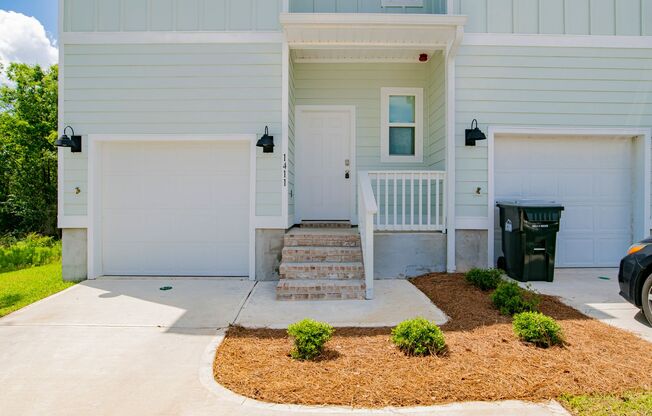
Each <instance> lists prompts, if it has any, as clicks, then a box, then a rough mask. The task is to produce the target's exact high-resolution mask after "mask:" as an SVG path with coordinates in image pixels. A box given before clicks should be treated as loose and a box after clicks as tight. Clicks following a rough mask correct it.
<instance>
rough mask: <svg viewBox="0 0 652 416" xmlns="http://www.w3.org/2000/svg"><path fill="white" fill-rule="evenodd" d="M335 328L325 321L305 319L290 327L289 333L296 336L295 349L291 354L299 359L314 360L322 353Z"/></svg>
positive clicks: (293, 336)
mask: <svg viewBox="0 0 652 416" xmlns="http://www.w3.org/2000/svg"><path fill="white" fill-rule="evenodd" d="M333 332H335V330H334V329H333V327H332V326H330V325H328V324H327V323H325V322H317V321H313V320H312V319H304V320H303V321H299V322H296V323H294V324H292V325H290V326H289V327H288V335H290V336H291V337H292V338H294V349H292V352H291V353H290V355H291V356H292V358H295V359H297V360H312V359H313V358H315V357H317V356H318V355H319V354H321V353H322V351H323V350H324V344H326V342H328V340H329V339H331V337H332V336H333Z"/></svg>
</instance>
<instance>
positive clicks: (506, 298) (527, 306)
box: [491, 281, 539, 315]
mask: <svg viewBox="0 0 652 416" xmlns="http://www.w3.org/2000/svg"><path fill="white" fill-rule="evenodd" d="M491 300H492V302H493V303H494V305H496V307H497V308H498V309H499V310H500V313H502V314H503V315H514V314H516V313H521V312H531V311H536V310H537V309H538V308H539V298H538V296H536V295H535V294H534V293H532V292H530V291H527V290H524V289H521V287H520V286H519V285H518V284H517V283H515V282H507V281H503V282H501V283H500V284H499V285H498V287H497V288H496V290H495V291H494V293H492V294H491Z"/></svg>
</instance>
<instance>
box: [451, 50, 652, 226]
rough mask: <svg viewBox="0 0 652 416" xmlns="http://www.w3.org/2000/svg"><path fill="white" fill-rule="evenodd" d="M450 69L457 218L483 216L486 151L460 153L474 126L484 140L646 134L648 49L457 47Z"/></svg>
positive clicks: (650, 100)
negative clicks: (548, 130)
mask: <svg viewBox="0 0 652 416" xmlns="http://www.w3.org/2000/svg"><path fill="white" fill-rule="evenodd" d="M456 63H457V69H456V77H457V79H456V96H457V97H456V98H457V108H456V114H457V116H456V121H457V124H456V131H457V135H456V145H457V177H456V179H457V185H456V188H457V189H456V198H457V215H458V216H486V213H487V200H488V199H487V144H486V142H479V143H478V146H476V147H466V146H464V129H466V128H468V127H469V126H470V124H471V120H473V119H474V118H477V119H478V121H479V122H480V127H481V128H482V129H483V130H484V131H485V132H486V129H487V126H489V125H491V126H500V125H509V126H521V127H535V126H537V127H540V126H544V127H560V126H562V127H592V128H599V127H605V128H617V127H630V128H635V127H643V128H650V127H652V76H651V75H650V74H651V73H652V49H647V50H642V49H621V50H617V49H611V48H609V49H595V48H593V49H591V48H533V47H482V46H463V47H462V48H461V49H460V52H459V56H458V57H457V62H456ZM560 151H562V149H560ZM477 187H480V188H481V189H482V191H481V195H476V194H475V191H476V188H477Z"/></svg>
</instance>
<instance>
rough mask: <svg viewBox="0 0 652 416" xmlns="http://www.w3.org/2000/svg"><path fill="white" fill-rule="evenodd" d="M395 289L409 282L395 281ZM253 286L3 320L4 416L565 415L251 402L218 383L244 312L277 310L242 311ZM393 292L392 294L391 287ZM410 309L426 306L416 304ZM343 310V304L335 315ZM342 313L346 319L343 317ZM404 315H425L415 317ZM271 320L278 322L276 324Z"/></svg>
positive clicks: (87, 298)
mask: <svg viewBox="0 0 652 416" xmlns="http://www.w3.org/2000/svg"><path fill="white" fill-rule="evenodd" d="M395 284H398V285H405V284H408V283H407V282H405V281H401V282H396V281H395V283H392V282H388V283H386V285H395ZM164 286H172V290H169V291H162V290H159V288H161V287H164ZM254 286H255V285H254V284H253V283H252V282H249V281H246V280H217V279H177V280H164V279H99V280H95V281H87V282H84V283H81V284H79V285H76V286H74V287H72V288H70V289H67V290H65V291H63V292H61V293H59V294H57V295H55V296H52V297H50V298H47V299H45V300H43V301H41V302H38V303H35V304H33V305H31V306H28V307H26V308H24V309H22V310H20V311H17V312H15V313H13V314H11V315H9V316H7V317H5V318H2V319H0V386H1V387H0V409H2V410H1V411H0V413H2V414H7V415H49V416H55V415H88V414H92V415H211V416H215V415H243V416H244V415H247V416H258V415H261V416H262V415H272V416H275V415H287V414H297V413H301V414H324V413H328V414H329V415H338V414H339V415H351V414H369V413H372V414H410V415H452V416H462V415H465V416H467V415H468V416H471V415H501V416H506V415H523V416H526V415H529V416H536V415H542V416H544V415H559V414H565V413H564V411H563V410H561V409H560V408H559V405H557V404H555V403H550V404H528V403H522V402H516V401H510V402H499V403H463V404H455V405H449V406H435V407H430V408H420V409H387V410H384V411H374V412H367V411H364V410H354V411H352V410H347V409H334V408H317V409H316V408H308V409H306V408H302V409H297V408H296V407H288V406H278V405H276V406H275V405H269V404H262V403H259V402H255V401H252V400H248V399H246V400H245V399H244V398H242V397H240V396H237V395H235V394H233V393H231V392H229V391H227V390H225V389H222V388H220V386H219V385H217V384H216V383H215V382H214V380H213V378H212V371H211V368H212V367H211V364H212V359H213V356H214V352H215V348H216V346H217V345H218V344H219V342H220V340H221V334H223V332H224V330H223V329H224V328H226V327H227V326H228V325H229V324H230V323H232V322H235V321H237V319H238V315H239V314H242V315H243V316H245V315H246V316H248V317H247V318H246V320H247V321H251V320H252V317H253V316H254V315H252V310H253V309H255V310H257V311H258V312H260V313H261V314H265V313H266V312H267V313H268V312H269V310H265V308H263V309H260V308H261V307H262V306H261V305H264V304H265V302H266V301H265V296H266V295H265V293H266V292H265V291H264V290H263V291H261V292H259V293H260V294H259V295H258V299H259V300H258V301H257V302H253V303H251V302H249V303H250V306H249V310H248V311H247V312H245V311H246V310H247V308H244V309H243V307H242V306H243V305H245V304H246V303H247V302H246V301H247V299H249V300H252V299H254V300H255V298H256V296H255V293H254V296H250V295H251V293H252V289H253V288H254ZM385 289H386V290H388V291H390V292H391V287H389V286H388V287H387V288H385ZM407 289H409V288H404V290H407ZM379 292H382V291H379ZM406 293H407V292H406ZM416 299H418V298H416ZM379 300H380V301H379V302H375V303H366V304H365V305H369V306H361V305H357V306H355V313H356V314H359V315H360V316H363V318H364V319H365V320H367V321H369V320H371V321H373V320H374V319H378V316H381V317H386V313H384V312H382V311H380V312H382V313H379V304H380V305H383V306H384V307H388V308H392V304H391V303H388V302H383V301H382V297H381V296H379ZM411 304H412V305H413V306H415V307H418V306H419V305H420V303H419V302H417V301H415V297H412V302H411ZM331 305H332V306H333V307H334V306H335V304H331ZM421 306H425V305H421ZM428 306H429V307H432V305H431V304H429V305H428ZM302 307H303V308H304V309H305V308H307V307H309V305H307V304H304V305H302ZM342 308H343V306H342V305H340V306H338V307H337V308H336V309H342ZM322 309H323V308H322ZM326 309H328V308H326ZM326 309H324V310H326ZM403 309H406V308H403ZM426 312H427V310H426ZM338 313H340V314H346V313H347V312H346V310H339V311H338ZM401 313H417V312H415V310H411V311H408V310H407V309H406V310H403V311H400V313H399V315H400V314H401ZM264 321H265V322H271V321H269V318H268V317H266V318H265V320H264ZM254 323H255V322H254ZM363 323H364V322H363Z"/></svg>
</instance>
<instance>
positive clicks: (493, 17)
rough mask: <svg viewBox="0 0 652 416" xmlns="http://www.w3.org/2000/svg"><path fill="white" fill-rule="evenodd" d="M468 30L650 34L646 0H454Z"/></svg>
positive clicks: (651, 8) (651, 13)
mask: <svg viewBox="0 0 652 416" xmlns="http://www.w3.org/2000/svg"><path fill="white" fill-rule="evenodd" d="M453 3H454V4H453V11H454V13H456V14H464V15H468V16H469V21H468V24H467V25H466V27H465V31H466V32H470V33H486V32H488V33H541V34H572V35H623V36H640V35H644V36H652V2H650V1H649V0H454V1H453Z"/></svg>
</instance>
